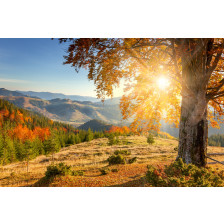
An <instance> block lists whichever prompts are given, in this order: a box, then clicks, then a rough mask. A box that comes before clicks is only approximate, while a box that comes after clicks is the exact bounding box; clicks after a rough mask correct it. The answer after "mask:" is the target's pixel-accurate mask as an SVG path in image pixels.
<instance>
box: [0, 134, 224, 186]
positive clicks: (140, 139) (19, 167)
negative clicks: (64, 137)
mask: <svg viewBox="0 0 224 224" xmlns="http://www.w3.org/2000/svg"><path fill="white" fill-rule="evenodd" d="M119 139H120V142H119V143H118V144H117V145H111V146H110V145H108V139H107V138H100V139H95V140H92V141H90V142H83V143H79V144H76V145H71V146H69V147H65V148H62V149H61V151H60V152H58V153H56V154H55V155H54V164H59V163H62V162H63V163H64V164H66V165H69V166H71V169H72V170H73V171H79V172H80V171H81V172H82V173H83V175H82V176H70V175H65V176H55V177H54V178H53V179H51V181H44V178H43V177H44V176H45V172H46V170H47V167H48V166H49V165H51V164H52V163H53V161H52V157H51V156H45V155H41V156H38V157H36V158H35V159H33V160H31V161H30V162H29V170H28V172H27V163H26V161H23V162H16V163H12V164H9V165H5V166H1V168H0V186H2V187H32V186H34V187H106V186H107V187H112V186H115V187H119V186H122V187H144V186H148V183H147V181H146V178H145V175H146V172H147V166H148V165H153V166H157V165H160V166H163V165H168V164H170V163H171V162H173V161H174V160H175V158H176V156H177V151H176V150H175V147H177V145H178V142H177V140H174V139H165V138H159V137H156V138H155V143H153V144H151V145H149V144H148V143H147V138H146V137H145V136H127V137H124V136H120V137H119ZM116 150H127V151H128V152H130V153H131V154H130V155H127V159H131V158H134V157H136V158H137V160H136V162H134V163H132V164H124V165H123V164H119V165H109V163H108V161H107V159H108V158H109V157H110V156H111V155H113V154H114V152H115V151H116ZM211 152H212V153H223V152H224V148H222V147H208V153H211ZM215 159H217V160H219V161H222V159H223V158H222V157H219V156H216V157H215ZM208 162H211V164H210V163H209V164H208V166H211V167H214V169H216V170H221V169H223V166H222V165H221V164H213V163H212V161H209V160H208ZM103 174H104V175H103Z"/></svg>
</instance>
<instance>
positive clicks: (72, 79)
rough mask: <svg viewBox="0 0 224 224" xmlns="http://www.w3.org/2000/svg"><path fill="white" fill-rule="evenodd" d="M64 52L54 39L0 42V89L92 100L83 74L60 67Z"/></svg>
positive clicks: (93, 87) (91, 93)
mask: <svg viewBox="0 0 224 224" xmlns="http://www.w3.org/2000/svg"><path fill="white" fill-rule="evenodd" d="M65 51H66V44H59V42H58V40H57V39H54V40H51V39H35V38H30V39H28V38H27V39H19V38H14V39H13V38H12V39H10V38H8V39H3V38H0V88H6V89H9V90H24V91H28V90H32V91H49V92H55V93H64V94H74V95H83V96H95V95H96V94H95V91H94V89H95V86H94V84H93V82H92V81H89V80H88V79H87V71H86V70H84V69H83V70H80V72H79V73H76V72H75V69H74V68H72V67H71V66H70V65H63V61H64V58H63V55H65V54H66V53H65ZM117 95H120V94H116V93H115V96H117Z"/></svg>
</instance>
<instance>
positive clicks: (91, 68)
mask: <svg viewBox="0 0 224 224" xmlns="http://www.w3.org/2000/svg"><path fill="white" fill-rule="evenodd" d="M59 41H60V42H61V43H62V42H70V45H69V48H68V51H67V55H66V56H64V58H65V62H64V64H71V66H73V67H74V68H75V69H76V71H77V72H78V71H79V69H80V68H86V69H88V78H89V79H90V80H93V81H94V83H95V85H96V91H97V96H98V97H99V98H102V99H104V98H105V97H106V96H111V97H112V96H113V87H116V86H119V84H120V82H121V80H122V79H124V80H125V83H126V86H125V95H124V96H123V97H122V99H121V104H120V105H121V109H122V114H123V118H124V119H127V118H130V117H133V119H134V120H133V123H132V127H133V128H134V129H136V130H137V129H141V128H142V127H144V128H148V129H155V130H157V129H158V127H159V121H160V119H161V118H163V119H165V120H167V121H170V122H172V123H174V124H176V125H178V123H179V118H180V112H181V103H180V102H181V99H182V97H190V96H191V95H194V96H195V97H194V98H195V104H196V105H197V107H195V108H194V109H193V110H192V113H191V118H190V122H191V123H192V124H196V123H197V122H198V121H199V120H200V119H201V117H202V114H203V113H204V110H205V107H207V105H208V112H207V113H208V115H207V117H208V118H209V119H210V123H211V125H212V126H213V127H218V122H217V121H218V120H219V119H220V117H221V116H222V115H223V114H224V110H223V109H224V107H223V106H224V102H223V100H224V87H223V85H224V77H223V72H224V63H223V62H224V61H223V60H224V54H223V48H224V39H222V38H216V39H215V38H207V39H205V38H182V39H178V38H173V39H171V38H79V39H72V38H70V39H67V38H61V39H59ZM186 72H189V73H190V75H186ZM164 77H165V78H166V79H167V80H168V82H169V86H168V87H167V88H164V89H163V90H162V89H161V88H159V87H158V84H157V80H158V79H160V78H164ZM202 92H203V93H204V92H206V94H201V93H202Z"/></svg>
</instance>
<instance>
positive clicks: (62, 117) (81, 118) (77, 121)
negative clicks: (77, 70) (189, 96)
mask: <svg viewBox="0 0 224 224" xmlns="http://www.w3.org/2000/svg"><path fill="white" fill-rule="evenodd" d="M31 95H32V96H31ZM59 96H61V98H58V97H59ZM41 97H43V98H41ZM55 97H56V98H55ZM0 99H5V100H8V101H10V102H11V103H13V104H15V105H16V106H18V107H21V108H24V109H27V110H31V111H35V112H38V113H41V114H43V115H44V116H46V117H48V118H50V119H52V120H56V121H62V122H65V123H69V124H72V125H73V126H75V127H78V126H80V125H82V124H84V123H86V122H88V121H90V120H94V119H96V120H101V121H103V122H105V123H107V124H114V125H120V124H122V125H128V124H130V120H129V121H125V122H124V121H122V116H121V112H120V108H119V101H120V98H119V97H117V98H113V99H107V100H105V101H104V103H102V102H101V101H99V100H98V99H96V98H94V97H84V96H79V95H70V96H69V95H64V94H61V93H49V92H46V93H44V92H33V91H28V92H25V91H10V90H7V89H4V88H0ZM72 99H83V100H84V101H79V100H72ZM161 123H162V126H161V131H164V132H167V133H169V134H171V135H172V136H174V137H178V135H179V130H178V128H175V127H173V126H172V125H170V124H168V123H165V122H163V121H162V122H161ZM91 127H93V125H92V124H91ZM223 133H224V124H221V125H220V129H215V128H209V130H208V134H209V136H210V135H212V134H223Z"/></svg>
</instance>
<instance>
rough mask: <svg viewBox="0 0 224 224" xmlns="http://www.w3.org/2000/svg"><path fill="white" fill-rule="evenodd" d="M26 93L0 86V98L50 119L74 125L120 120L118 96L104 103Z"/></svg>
mask: <svg viewBox="0 0 224 224" xmlns="http://www.w3.org/2000/svg"><path fill="white" fill-rule="evenodd" d="M26 93H27V92H21V91H20V92H18V91H10V90H7V89H4V88H1V89H0V98H1V99H5V100H8V101H9V102H11V103H13V104H15V105H16V106H18V107H21V108H25V109H27V110H31V111H35V112H38V113H41V114H43V115H44V116H46V117H48V118H50V119H52V120H57V121H62V122H67V123H70V124H73V125H74V126H79V125H81V124H83V123H85V122H87V121H89V120H92V119H99V120H102V121H104V122H107V123H111V124H118V123H120V122H121V120H122V117H121V112H120V109H119V103H118V102H119V98H115V99H114V100H110V99H109V100H105V102H104V103H102V102H101V101H99V102H91V101H77V100H71V99H61V98H55V99H51V100H45V99H41V98H39V97H38V96H40V95H38V94H37V95H35V96H32V97H31V96H28V95H25V94H26ZM62 95H63V94H62ZM80 97H82V96H80ZM90 98H91V97H90Z"/></svg>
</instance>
